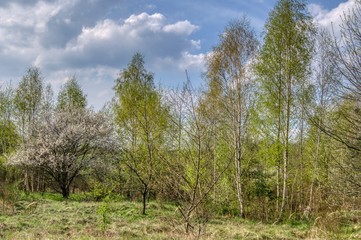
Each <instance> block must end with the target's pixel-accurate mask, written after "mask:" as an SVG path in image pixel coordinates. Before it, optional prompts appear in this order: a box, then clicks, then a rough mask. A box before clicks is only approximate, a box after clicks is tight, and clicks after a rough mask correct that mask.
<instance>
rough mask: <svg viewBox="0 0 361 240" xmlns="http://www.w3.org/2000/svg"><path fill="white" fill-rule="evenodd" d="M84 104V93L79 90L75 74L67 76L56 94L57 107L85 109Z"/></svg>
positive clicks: (85, 103)
mask: <svg viewBox="0 0 361 240" xmlns="http://www.w3.org/2000/svg"><path fill="white" fill-rule="evenodd" d="M86 105H87V100H86V95H85V94H84V93H83V91H82V90H81V88H80V86H79V83H78V81H77V80H76V78H75V76H73V77H71V78H69V80H68V81H67V82H66V83H65V84H64V86H63V87H62V89H61V90H60V92H59V94H58V101H57V108H58V109H63V110H64V109H70V108H81V109H85V107H86Z"/></svg>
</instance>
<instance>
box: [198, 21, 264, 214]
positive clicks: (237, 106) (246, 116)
mask: <svg viewBox="0 0 361 240" xmlns="http://www.w3.org/2000/svg"><path fill="white" fill-rule="evenodd" d="M257 46H258V41H257V39H256V36H255V33H254V31H253V30H252V28H251V26H250V23H249V22H248V20H247V19H246V18H245V17H244V18H242V19H239V20H234V21H232V22H230V23H229V25H228V26H227V27H226V29H225V31H224V33H223V34H221V35H220V43H219V44H218V46H217V47H215V48H214V51H213V54H212V55H211V57H210V58H208V61H207V66H208V70H207V78H208V83H209V91H208V93H206V96H207V98H206V99H205V101H204V102H203V105H206V104H210V105H214V103H215V104H216V105H214V106H213V107H212V108H213V110H212V113H213V115H216V114H217V113H218V115H221V116H222V118H219V116H218V122H219V121H221V122H222V124H221V125H223V126H224V127H223V131H225V133H226V135H227V141H229V142H232V147H231V149H230V155H231V156H232V157H233V158H234V168H233V169H234V184H235V186H236V193H237V199H238V206H239V214H240V216H242V217H244V190H243V188H244V183H243V182H244V180H243V179H242V178H243V176H242V175H244V174H243V173H242V172H243V164H244V156H245V150H246V147H245V146H246V140H247V136H248V129H249V123H250V113H251V109H252V107H253V104H254V99H255V98H254V91H253V90H254V89H253V86H254V84H253V81H252V79H251V76H250V72H251V70H252V69H251V66H252V63H253V61H254V60H255V55H256V51H257ZM215 110H218V112H214V111H215ZM213 117H215V116H213ZM213 122H214V121H213ZM218 125H219V124H218ZM219 130H220V129H218V130H217V132H218V131H219ZM219 132H221V131H219Z"/></svg>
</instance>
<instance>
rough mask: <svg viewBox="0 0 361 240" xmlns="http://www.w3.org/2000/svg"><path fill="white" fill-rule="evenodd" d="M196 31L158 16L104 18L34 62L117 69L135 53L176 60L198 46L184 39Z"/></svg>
mask: <svg viewBox="0 0 361 240" xmlns="http://www.w3.org/2000/svg"><path fill="white" fill-rule="evenodd" d="M198 28H199V27H198V26H196V25H193V24H192V23H190V22H189V21H187V20H185V21H178V22H176V23H167V20H166V18H165V16H164V15H162V14H160V13H155V14H152V15H150V14H147V13H140V14H138V15H131V16H130V17H128V18H127V19H125V20H123V21H115V20H111V19H105V20H101V21H99V22H97V23H96V25H95V26H92V27H83V28H82V31H81V33H80V34H79V35H78V36H77V37H76V38H75V39H71V40H70V41H68V43H67V44H66V46H65V47H64V48H53V49H51V50H49V51H45V52H43V53H42V54H40V55H39V56H38V57H37V58H36V62H35V63H36V65H39V66H43V67H45V68H57V67H61V68H79V67H92V66H94V67H96V66H111V67H119V66H123V65H124V64H125V63H126V62H128V61H129V59H130V58H131V56H132V55H133V54H134V53H135V52H140V53H142V54H144V55H145V56H146V57H147V58H148V59H151V60H158V59H162V58H172V59H175V60H180V59H181V58H183V56H184V54H185V53H186V52H188V51H191V50H192V49H196V48H197V47H198V45H199V44H200V42H199V41H196V40H192V39H188V37H189V36H190V35H191V34H192V33H193V32H194V31H196V30H197V29H198ZM49 53H51V54H49Z"/></svg>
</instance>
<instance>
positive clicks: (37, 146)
mask: <svg viewBox="0 0 361 240" xmlns="http://www.w3.org/2000/svg"><path fill="white" fill-rule="evenodd" d="M41 119H42V120H39V121H38V122H36V123H35V124H34V125H33V133H34V134H33V137H32V138H31V139H30V140H29V141H28V142H26V143H24V144H23V145H22V146H21V148H20V150H19V151H18V152H17V153H16V154H15V155H14V156H12V161H11V162H12V164H16V165H22V166H24V167H36V168H40V169H42V170H44V171H45V172H46V173H47V174H49V176H50V177H51V178H52V179H53V180H54V181H55V183H56V185H55V190H57V191H59V192H61V193H62V195H63V197H64V198H68V197H69V193H70V186H71V184H72V182H73V180H74V179H75V178H76V177H77V176H78V175H79V174H80V173H81V171H82V170H84V169H85V168H88V167H91V166H92V165H93V164H94V163H95V162H96V161H97V160H99V159H100V158H105V157H107V156H109V154H112V153H114V151H113V150H114V149H115V148H114V145H113V142H114V141H113V140H112V129H111V127H109V126H108V125H107V124H106V121H105V118H104V116H103V115H102V114H100V113H94V112H93V111H91V110H85V109H70V110H69V109H68V110H63V111H55V112H53V113H50V114H48V115H47V116H45V117H43V118H41Z"/></svg>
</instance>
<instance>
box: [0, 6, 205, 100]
mask: <svg viewBox="0 0 361 240" xmlns="http://www.w3.org/2000/svg"><path fill="white" fill-rule="evenodd" d="M129 4H130V3H129V2H126V1H122V0H107V1H101V0H3V1H1V2H0V72H1V75H0V81H1V82H7V81H9V80H10V79H12V80H15V83H16V82H17V81H18V80H19V79H20V78H21V76H22V75H23V74H24V72H25V70H26V68H27V67H29V66H31V65H35V66H38V67H40V68H41V70H42V72H43V73H44V75H45V79H46V81H47V82H50V83H51V84H52V85H53V87H54V89H55V91H57V90H58V89H59V86H60V84H62V83H64V82H65V80H66V79H67V77H68V76H70V75H73V74H75V75H76V76H77V77H78V79H79V80H80V81H81V84H82V85H83V86H84V88H85V89H84V90H85V91H87V92H89V95H92V96H94V97H95V98H96V97H97V95H99V94H98V93H97V91H99V92H101V93H102V94H100V95H101V96H100V97H104V96H105V95H106V94H105V92H107V93H108V92H109V89H111V87H112V85H113V84H114V78H116V73H117V72H119V70H121V69H123V68H124V67H126V64H127V63H128V62H129V61H130V59H131V56H132V55H133V54H134V53H135V52H140V53H142V54H144V55H145V58H146V64H147V66H148V67H149V68H150V70H152V71H162V70H164V69H166V70H167V71H169V69H175V70H176V71H178V70H180V69H181V70H184V69H185V68H194V69H201V67H202V66H203V59H204V54H197V53H194V52H197V50H199V49H200V47H201V40H199V39H194V38H193V37H192V35H193V34H194V33H195V32H196V31H197V30H198V29H199V28H200V27H199V26H197V25H195V24H193V23H192V22H191V21H190V20H187V19H181V20H175V21H174V20H173V21H170V20H168V19H167V17H166V16H165V15H163V14H161V13H157V12H155V13H152V14H149V13H147V12H144V11H146V10H149V11H152V10H156V6H155V5H152V6H151V7H150V5H149V4H147V5H145V6H144V11H140V12H138V13H136V14H129V13H128V12H129V9H128V7H129ZM153 68H155V69H153ZM108 97H109V94H108ZM89 102H91V103H92V100H90V101H89ZM93 104H94V103H93Z"/></svg>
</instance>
